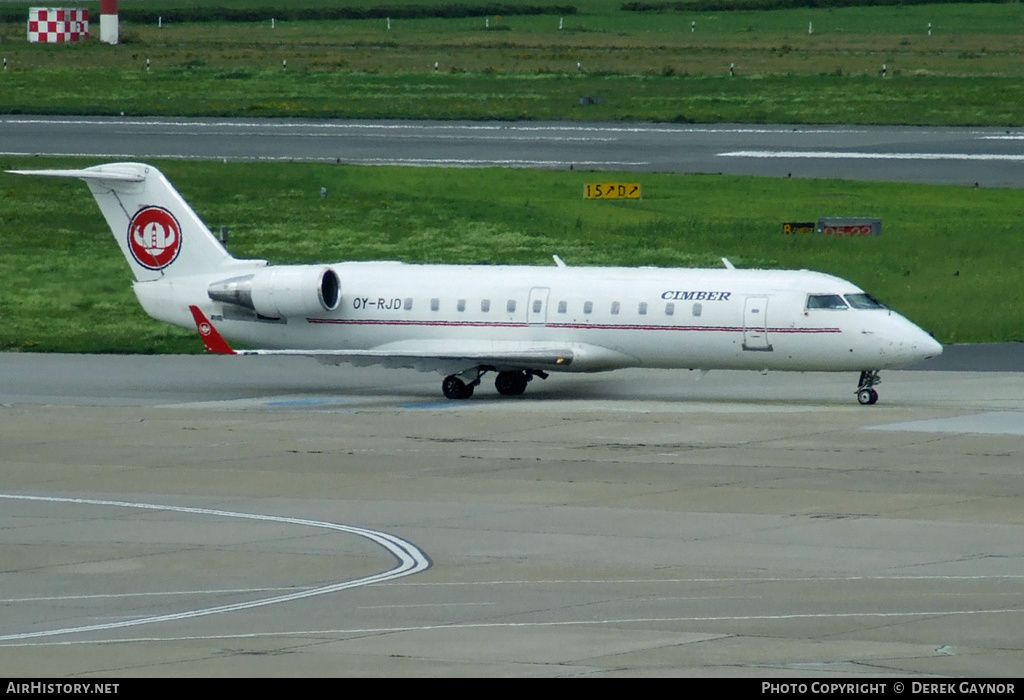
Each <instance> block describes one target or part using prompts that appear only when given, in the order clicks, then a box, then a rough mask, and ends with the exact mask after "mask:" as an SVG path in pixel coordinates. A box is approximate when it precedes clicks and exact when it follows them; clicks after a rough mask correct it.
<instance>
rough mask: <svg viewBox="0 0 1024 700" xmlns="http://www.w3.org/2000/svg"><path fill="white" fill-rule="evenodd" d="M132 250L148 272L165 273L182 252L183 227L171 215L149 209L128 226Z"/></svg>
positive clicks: (138, 213)
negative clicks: (162, 271)
mask: <svg viewBox="0 0 1024 700" xmlns="http://www.w3.org/2000/svg"><path fill="white" fill-rule="evenodd" d="M128 249H129V250H130V251H131V252H132V257H133V258H135V260H136V262H138V263H139V264H140V265H142V266H143V267H144V268H146V269H147V270H162V269H164V268H165V267H167V266H168V265H170V264H171V263H172V262H174V260H175V258H177V257H178V253H180V252H181V226H179V225H178V220H177V219H175V218H174V216H173V215H172V214H171V212H169V211H167V210H166V209H163V208H161V207H146V208H144V209H140V210H139V211H138V212H136V214H135V216H133V217H132V221H131V223H130V224H128Z"/></svg>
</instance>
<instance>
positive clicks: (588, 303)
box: [583, 301, 594, 314]
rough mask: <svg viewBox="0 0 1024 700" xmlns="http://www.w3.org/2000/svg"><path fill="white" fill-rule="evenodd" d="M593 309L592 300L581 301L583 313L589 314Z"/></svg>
mask: <svg viewBox="0 0 1024 700" xmlns="http://www.w3.org/2000/svg"><path fill="white" fill-rule="evenodd" d="M593 310H594V302H592V301H585V302H583V313H585V314H589V313H591V312H592V311H593Z"/></svg>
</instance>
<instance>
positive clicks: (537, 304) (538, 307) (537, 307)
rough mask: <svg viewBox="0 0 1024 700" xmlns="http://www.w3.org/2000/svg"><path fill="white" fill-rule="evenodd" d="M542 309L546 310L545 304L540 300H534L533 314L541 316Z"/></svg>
mask: <svg viewBox="0 0 1024 700" xmlns="http://www.w3.org/2000/svg"><path fill="white" fill-rule="evenodd" d="M542 308H544V302H542V301H541V300H540V299H534V300H533V313H535V314H539V313H540V310H541V309H542Z"/></svg>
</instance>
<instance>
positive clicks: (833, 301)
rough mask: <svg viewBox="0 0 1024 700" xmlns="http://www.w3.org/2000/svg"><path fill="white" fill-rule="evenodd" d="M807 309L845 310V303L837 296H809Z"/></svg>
mask: <svg viewBox="0 0 1024 700" xmlns="http://www.w3.org/2000/svg"><path fill="white" fill-rule="evenodd" d="M807 308H808V309H845V308H847V306H846V302H845V301H843V298H842V297H841V296H839V295H838V294H811V295H809V296H808V297H807Z"/></svg>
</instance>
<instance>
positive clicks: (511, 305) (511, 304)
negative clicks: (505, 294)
mask: <svg viewBox="0 0 1024 700" xmlns="http://www.w3.org/2000/svg"><path fill="white" fill-rule="evenodd" d="M505 310H506V311H508V312H509V313H510V314H512V313H515V311H516V300H515V299H509V300H508V303H507V304H505Z"/></svg>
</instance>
